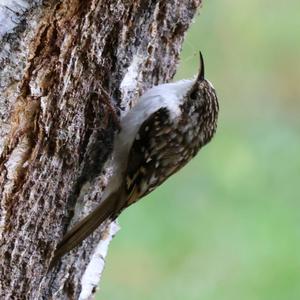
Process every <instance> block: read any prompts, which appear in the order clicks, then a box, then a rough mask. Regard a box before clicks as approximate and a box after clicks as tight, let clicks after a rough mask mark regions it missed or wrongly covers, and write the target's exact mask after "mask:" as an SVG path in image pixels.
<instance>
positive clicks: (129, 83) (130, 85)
mask: <svg viewBox="0 0 300 300" xmlns="http://www.w3.org/2000/svg"><path fill="white" fill-rule="evenodd" d="M142 61H143V57H142V56H140V55H135V56H134V57H133V59H132V63H131V64H130V66H129V67H128V69H127V72H126V73H125V76H124V78H123V80H122V82H121V84H120V90H121V91H122V94H123V97H122V99H126V102H127V99H128V95H130V94H132V93H133V92H135V91H136V90H137V85H138V82H139V70H140V65H141V63H142ZM127 105H128V103H122V106H123V107H126V106H127ZM129 105H130V103H129Z"/></svg>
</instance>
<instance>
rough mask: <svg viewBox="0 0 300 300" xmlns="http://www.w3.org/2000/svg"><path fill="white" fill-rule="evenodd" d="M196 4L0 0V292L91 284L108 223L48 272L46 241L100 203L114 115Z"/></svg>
mask: <svg viewBox="0 0 300 300" xmlns="http://www.w3.org/2000/svg"><path fill="white" fill-rule="evenodd" d="M200 2H201V0H169V1H162V0H161V1H158V0H156V1H155V0H153V1H150V0H149V1H145V0H138V1H134V0H123V1H112V0H110V1H104V0H102V1H101V0H86V1H80V0H63V1H54V0H52V1H41V0H35V1H34V0H27V1H26V0H15V1H14V0H6V1H2V3H3V4H2V5H1V4H0V23H1V25H0V70H1V78H0V201H1V203H0V204H1V207H0V218H1V219H0V238H1V239H0V284H1V289H0V298H1V299H78V298H79V299H90V297H91V296H92V294H93V293H94V292H95V288H96V286H97V284H98V281H99V278H100V275H101V272H102V269H103V265H104V258H105V254H106V251H107V247H108V244H109V241H110V240H111V238H112V236H113V235H114V234H115V232H116V231H117V225H116V224H115V223H109V222H107V223H106V224H103V225H102V226H101V228H99V229H98V230H96V232H95V233H94V234H93V235H92V236H91V237H89V238H88V239H87V240H86V241H84V242H83V244H82V245H81V246H80V247H78V248H77V249H75V250H73V251H72V252H70V253H69V254H68V255H66V256H65V257H64V258H63V259H62V260H61V262H60V263H59V264H58V265H57V266H56V267H55V268H54V269H52V270H50V271H49V272H47V270H48V266H49V263H50V260H51V257H52V256H53V251H54V249H55V247H56V245H57V243H58V242H59V241H60V240H61V238H62V236H63V235H64V233H65V232H66V231H67V228H68V226H72V224H74V223H76V222H77V221H78V220H79V219H81V218H82V217H83V216H84V215H86V214H87V213H89V212H90V211H91V210H93V208H94V207H95V206H96V205H97V204H99V203H100V201H101V195H102V191H103V189H104V188H105V186H106V184H107V182H108V180H109V176H110V166H111V164H113V161H110V160H109V158H110V153H111V151H112V147H113V136H114V133H115V132H116V130H118V118H119V116H120V115H121V114H123V113H125V112H126V111H127V110H128V109H130V107H131V106H132V105H134V104H135V103H136V101H138V98H139V96H140V95H141V94H142V92H143V91H145V90H146V89H147V88H150V87H151V86H152V85H154V84H159V83H162V82H166V81H169V80H170V79H171V78H172V77H173V75H174V73H175V70H176V64H177V60H178V54H179V51H180V49H181V44H182V41H183V37H184V33H185V31H186V30H187V28H188V26H189V24H190V22H191V20H192V18H193V16H194V14H195V11H196V8H197V7H198V6H199V5H200ZM4 4H5V5H6V6H4Z"/></svg>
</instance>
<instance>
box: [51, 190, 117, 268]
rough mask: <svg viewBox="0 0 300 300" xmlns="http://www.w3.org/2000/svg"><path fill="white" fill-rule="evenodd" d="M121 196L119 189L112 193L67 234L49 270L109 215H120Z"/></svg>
mask: <svg viewBox="0 0 300 300" xmlns="http://www.w3.org/2000/svg"><path fill="white" fill-rule="evenodd" d="M120 197H122V194H121V193H120V192H119V191H117V192H115V193H112V194H111V195H110V196H109V197H108V198H107V199H105V200H104V201H103V202H102V203H101V204H99V206H98V207H97V208H96V209H95V210H94V211H93V212H92V213H90V214H89V215H88V216H86V217H85V218H84V219H83V220H81V221H80V222H79V223H77V224H76V225H75V226H74V227H73V228H72V229H71V230H70V231H69V232H67V233H66V234H65V236H64V237H63V239H62V241H61V242H60V243H59V244H58V245H57V248H56V250H55V253H54V257H53V259H52V261H51V263H50V266H49V270H50V269H51V268H52V267H53V266H54V265H55V264H56V262H57V261H58V260H59V259H60V258H61V257H62V256H63V255H64V254H66V253H67V252H69V251H71V250H72V249H73V248H75V247H76V246H78V245H79V244H80V243H81V242H82V241H83V240H84V239H85V238H87V237H88V236H89V235H90V234H91V233H92V232H93V231H94V230H95V229H96V228H98V227H99V226H100V225H101V223H103V222H104V221H105V220H106V219H108V218H109V217H114V218H115V217H116V216H117V215H118V213H119V211H117V210H118V207H119V205H118V204H119V203H120V201H122V199H120Z"/></svg>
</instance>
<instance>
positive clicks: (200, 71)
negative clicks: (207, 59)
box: [197, 51, 205, 81]
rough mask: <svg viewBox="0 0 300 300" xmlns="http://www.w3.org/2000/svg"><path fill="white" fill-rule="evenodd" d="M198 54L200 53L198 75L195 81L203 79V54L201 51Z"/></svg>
mask: <svg viewBox="0 0 300 300" xmlns="http://www.w3.org/2000/svg"><path fill="white" fill-rule="evenodd" d="M199 55H200V69H199V75H198V77H197V81H198V80H199V81H203V80H204V71H205V69H204V60H203V56H202V53H201V51H200V52H199Z"/></svg>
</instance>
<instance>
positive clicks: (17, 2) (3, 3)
mask: <svg viewBox="0 0 300 300" xmlns="http://www.w3.org/2000/svg"><path fill="white" fill-rule="evenodd" d="M27 8H28V3H27V1H24V0H0V38H1V37H2V36H3V35H4V34H5V33H7V32H10V31H12V30H13V29H14V28H15V27H16V26H17V24H18V16H19V15H22V14H23V13H24V11H25V10H26V9H27Z"/></svg>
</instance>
